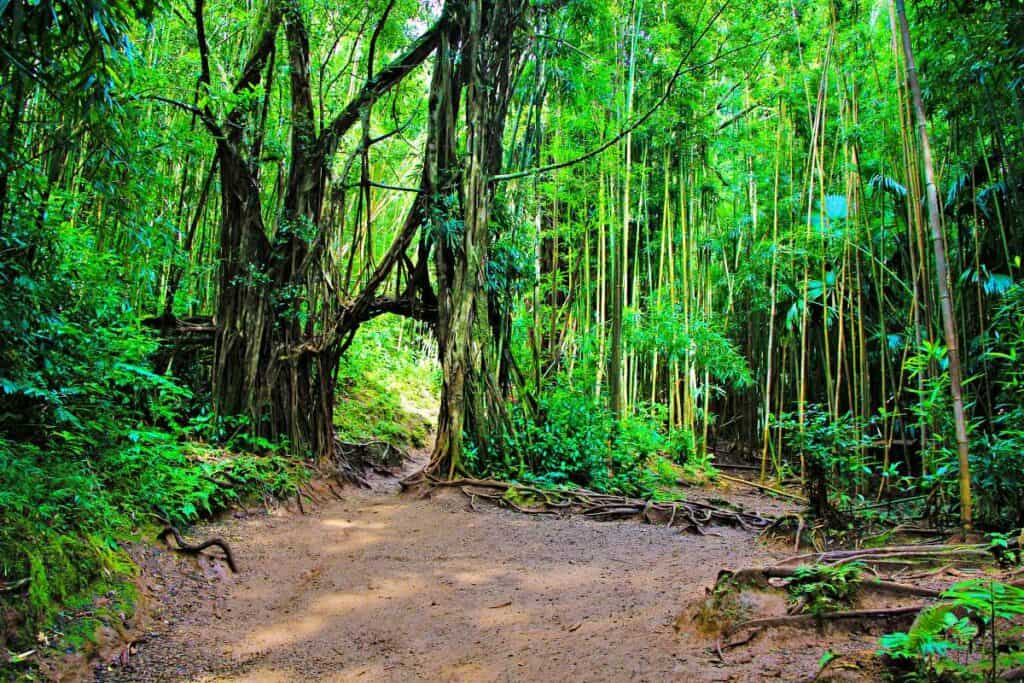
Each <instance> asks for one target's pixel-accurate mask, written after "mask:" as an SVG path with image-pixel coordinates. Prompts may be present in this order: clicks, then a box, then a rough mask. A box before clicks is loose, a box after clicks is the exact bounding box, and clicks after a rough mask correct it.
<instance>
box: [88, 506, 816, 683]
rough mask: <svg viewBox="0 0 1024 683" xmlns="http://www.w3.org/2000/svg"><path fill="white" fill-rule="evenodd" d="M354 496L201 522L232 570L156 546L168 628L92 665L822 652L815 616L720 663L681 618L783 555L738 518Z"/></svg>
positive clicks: (212, 666)
mask: <svg viewBox="0 0 1024 683" xmlns="http://www.w3.org/2000/svg"><path fill="white" fill-rule="evenodd" d="M344 496H345V500H344V501H336V500H334V501H332V502H330V503H326V504H324V505H323V506H322V507H320V508H318V509H316V510H312V511H310V510H308V509H307V514H306V515H299V514H294V513H289V514H282V515H261V516H255V517H250V518H247V519H241V520H239V519H232V520H228V521H226V522H222V523H220V524H217V525H212V526H211V527H209V528H206V529H203V530H201V531H198V532H197V534H196V537H198V536H199V535H219V536H223V537H225V538H226V539H228V540H229V541H230V542H231V543H232V545H233V546H234V549H235V553H236V555H237V559H238V562H239V565H240V569H241V572H240V573H239V574H238V575H234V576H232V575H230V574H225V572H223V570H222V568H219V567H213V568H211V566H210V565H209V564H207V565H204V566H203V567H205V570H204V568H203V567H198V566H197V565H196V564H195V563H194V562H195V561H194V560H182V559H178V558H177V557H173V559H172V555H171V554H169V553H166V552H160V551H158V550H153V549H151V550H150V551H148V553H149V554H148V555H147V556H146V557H147V558H148V559H144V564H146V563H147V562H148V563H149V565H150V566H149V567H147V571H148V572H151V573H152V575H153V576H154V579H153V581H152V583H153V588H152V592H153V598H155V601H156V602H157V603H159V604H162V605H163V607H162V608H161V610H162V611H158V614H157V623H160V624H163V628H162V631H163V632H162V633H160V634H159V635H154V636H153V637H151V638H149V639H148V641H147V642H146V643H144V644H143V645H142V646H141V647H140V649H139V652H138V653H137V654H135V655H133V656H132V657H131V659H130V661H129V662H128V663H127V665H125V666H122V667H118V668H113V667H107V668H105V669H103V670H100V671H99V672H98V674H97V675H98V678H100V679H102V680H115V681H136V680H137V681H314V680H323V681H412V680H429V681H560V680H561V681H627V680H638V681H668V680H701V681H704V680H707V681H726V680H752V681H753V680H764V679H765V678H769V677H779V678H781V679H783V680H799V679H806V678H808V677H809V676H811V675H813V673H814V672H815V670H816V668H817V661H818V658H819V657H820V655H821V654H822V650H823V645H822V644H821V641H820V638H819V637H816V636H814V634H810V637H807V636H802V635H801V634H799V633H795V632H790V633H789V634H787V635H784V636H778V635H773V634H766V635H764V636H762V637H760V638H759V641H760V645H759V646H758V650H759V651H758V652H757V653H756V656H754V654H753V653H747V654H746V655H744V653H742V652H734V653H730V657H729V664H728V665H725V664H723V663H722V662H720V661H718V659H717V657H716V656H715V654H714V652H713V648H711V649H710V650H709V648H708V645H709V643H708V642H707V641H704V640H699V639H698V638H697V636H696V635H694V634H688V633H685V632H684V633H677V632H676V630H675V629H674V628H673V622H674V620H675V618H676V617H677V616H678V615H679V613H680V612H681V610H683V608H684V606H685V605H686V603H689V602H691V601H693V600H694V599H696V598H698V597H700V596H703V595H704V591H705V587H707V586H709V585H711V583H713V581H714V578H715V576H716V574H717V572H718V571H719V569H721V568H723V567H742V566H749V565H751V564H756V563H758V562H761V561H768V560H770V559H771V558H772V557H773V556H774V555H773V554H772V553H770V552H768V551H767V550H765V549H764V548H762V547H761V546H760V545H759V544H758V543H757V542H756V539H755V538H754V536H753V535H752V534H750V533H747V532H744V531H740V530H734V529H727V528H716V529H715V530H714V531H715V533H716V534H720V535H708V536H703V537H700V536H694V535H689V534H682V533H680V532H679V531H678V530H674V529H672V530H670V529H665V528H661V527H655V526H651V525H642V524H638V523H636V522H629V521H627V522H608V523H599V522H591V521H588V520H585V519H583V518H580V517H578V516H575V517H573V516H570V517H565V518H550V517H543V516H527V515H521V514H517V513H514V512H509V511H506V510H502V509H498V508H495V507H492V506H488V505H482V504H479V503H478V504H477V506H476V507H477V510H476V511H474V510H472V509H470V507H469V504H468V501H467V500H466V498H465V497H463V496H462V495H461V494H460V493H458V492H455V491H443V492H437V493H436V494H435V495H434V496H433V497H431V498H430V499H425V500H424V499H416V498H414V497H412V496H399V495H396V494H395V493H393V492H381V491H357V490H352V489H349V490H346V491H345V492H344ZM731 497H733V498H735V497H736V496H731ZM743 498H744V501H743V502H744V503H745V504H747V505H748V506H749V507H750V508H751V509H754V508H755V507H757V506H760V507H761V508H762V510H766V511H770V510H769V509H768V508H770V507H771V503H770V502H769V501H765V499H760V498H755V497H750V496H743ZM171 563H173V564H175V565H176V566H175V567H171V566H170V564H171ZM190 563H191V564H190ZM182 566H186V567H188V568H189V569H188V571H186V572H184V573H182V571H181V567H182ZM776 638H778V639H777V640H775V639H776Z"/></svg>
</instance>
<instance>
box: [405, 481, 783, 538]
mask: <svg viewBox="0 0 1024 683" xmlns="http://www.w3.org/2000/svg"><path fill="white" fill-rule="evenodd" d="M402 483H403V486H406V487H409V486H414V485H428V486H452V487H456V488H458V489H459V490H460V491H462V493H464V494H465V495H466V496H467V497H469V498H470V501H471V502H474V501H475V500H476V499H482V500H490V501H492V502H494V503H496V504H498V505H502V506H504V507H508V508H510V509H512V510H515V511H517V512H522V513H525V514H532V515H552V514H558V513H559V512H561V511H569V512H576V513H579V514H582V515H584V516H585V517H589V518H590V519H595V520H599V521H610V520H616V519H642V520H644V521H645V522H647V523H649V524H662V525H664V526H666V527H685V528H686V529H687V530H689V531H693V532H694V533H698V534H702V535H703V534H704V533H706V530H705V527H707V526H709V525H715V524H718V525H729V526H738V527H740V528H742V529H746V530H748V531H750V530H757V529H764V528H766V527H768V526H769V525H770V524H771V523H772V520H771V519H770V518H766V517H763V516H761V515H758V514H754V513H750V512H743V511H736V510H728V509H725V508H720V507H716V506H714V505H709V504H707V503H700V502H696V501H670V502H655V501H650V500H641V499H639V498H630V497H628V496H614V495H610V494H606V493H598V492H596V491H589V490H587V489H571V490H567V491H551V490H546V489H541V488H537V487H534V486H524V485H521V484H512V483H509V482H504V481H495V480H493V479H468V478H462V479H452V480H443V479H436V478H434V477H431V476H430V475H427V474H425V473H422V472H420V473H417V474H416V475H413V477H410V478H409V479H407V480H405V481H403V482H402Z"/></svg>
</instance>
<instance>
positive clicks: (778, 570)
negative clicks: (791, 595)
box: [718, 565, 942, 598]
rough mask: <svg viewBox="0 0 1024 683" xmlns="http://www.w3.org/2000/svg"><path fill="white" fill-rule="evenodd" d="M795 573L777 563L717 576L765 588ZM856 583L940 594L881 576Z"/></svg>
mask: <svg viewBox="0 0 1024 683" xmlns="http://www.w3.org/2000/svg"><path fill="white" fill-rule="evenodd" d="M796 573H797V570H796V568H794V567H784V566H778V565H777V566H774V567H757V568H751V569H742V570H740V571H738V572H735V573H732V572H721V573H719V576H718V578H719V581H721V580H722V578H723V576H725V577H728V578H731V579H732V580H733V581H734V582H735V583H737V584H740V585H749V586H758V587H762V588H765V587H768V585H769V583H768V579H791V578H793V577H794V576H796ZM858 585H859V586H860V587H861V588H869V589H872V590H876V591H880V592H883V593H889V594H891V595H913V596H917V597H922V598H937V597H939V596H940V595H941V594H942V591H938V590H935V589H934V588H926V587H924V586H915V585H913V584H909V583H899V582H896V581H890V580H886V579H881V578H865V579H860V581H859V582H858Z"/></svg>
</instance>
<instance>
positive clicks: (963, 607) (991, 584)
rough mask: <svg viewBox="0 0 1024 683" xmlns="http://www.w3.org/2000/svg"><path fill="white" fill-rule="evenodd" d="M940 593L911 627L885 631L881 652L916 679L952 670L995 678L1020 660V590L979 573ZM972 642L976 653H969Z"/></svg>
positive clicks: (1023, 601) (1023, 604) (965, 676)
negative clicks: (983, 576) (939, 596)
mask: <svg viewBox="0 0 1024 683" xmlns="http://www.w3.org/2000/svg"><path fill="white" fill-rule="evenodd" d="M942 597H943V601H942V602H941V603H939V604H938V605H935V606H934V607H930V608H928V609H926V610H924V611H923V612H921V614H920V615H919V616H918V617H917V619H916V620H915V621H914V624H913V626H911V628H910V630H909V631H907V632H898V633H890V634H887V635H885V636H883V637H882V638H881V640H880V641H879V642H880V644H881V646H882V649H881V650H879V654H882V655H885V656H887V657H889V658H891V659H892V660H893V661H894V663H895V664H896V665H898V666H899V667H901V668H903V669H905V670H909V671H910V672H911V673H912V674H913V675H914V676H915V677H917V678H919V679H920V680H938V679H939V678H941V677H942V676H945V675H950V674H952V675H955V676H956V677H957V680H990V681H995V680H998V677H999V673H1000V672H1001V671H1004V670H1008V669H1011V668H1016V667H1019V666H1021V665H1022V664H1024V647H1022V643H1024V639H1022V637H1021V636H1022V635H1024V628H1022V627H1021V626H1020V625H1019V623H1017V622H1015V621H1014V620H1018V621H1019V618H1020V617H1021V616H1022V615H1024V589H1022V588H1019V587H1016V586H1011V585H1008V584H1005V583H1001V582H999V581H994V580H991V579H986V578H977V579H969V580H967V581H961V582H960V583H957V584H954V585H953V586H951V587H950V588H949V589H948V590H946V591H945V592H944V593H943V594H942ZM975 645H977V646H978V650H977V653H978V656H977V657H971V656H970V655H971V654H972V651H973V648H974V646H975ZM957 653H959V654H960V655H961V656H960V658H959V659H958V660H957V659H953V655H954V654H957Z"/></svg>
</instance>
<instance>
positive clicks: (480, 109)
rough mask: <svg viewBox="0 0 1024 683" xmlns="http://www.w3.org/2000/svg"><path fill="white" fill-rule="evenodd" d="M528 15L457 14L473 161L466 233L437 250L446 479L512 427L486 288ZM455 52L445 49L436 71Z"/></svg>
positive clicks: (507, 6)
mask: <svg viewBox="0 0 1024 683" xmlns="http://www.w3.org/2000/svg"><path fill="white" fill-rule="evenodd" d="M524 8H525V4H524V2H523V1H522V0H495V1H494V2H485V1H484V0H466V2H464V3H460V4H459V5H458V10H457V11H456V12H455V15H456V16H457V23H458V24H459V25H460V26H462V27H464V30H463V37H464V40H463V44H462V63H463V65H464V68H463V69H461V75H462V76H463V79H464V82H465V83H466V96H465V102H466V121H467V134H466V150H467V159H466V167H465V169H464V170H463V171H462V173H461V183H460V189H461V195H462V196H461V200H462V206H461V211H460V212H459V215H460V216H461V218H462V229H461V231H456V232H455V233H453V234H439V235H438V241H437V244H436V246H435V251H434V253H435V272H436V275H437V286H438V326H437V336H438V350H439V354H440V359H441V369H442V372H443V377H444V380H443V384H442V388H441V410H440V415H439V418H438V429H437V442H436V444H435V447H434V454H433V457H432V458H431V463H430V466H429V470H430V471H431V472H433V473H435V474H439V475H442V476H447V477H452V476H454V475H455V473H456V472H457V471H458V470H459V469H460V467H461V461H462V457H463V454H464V451H465V448H466V445H467V444H466V439H467V438H468V440H469V443H470V444H471V445H472V447H473V448H475V449H476V452H477V454H478V457H479V458H480V459H481V460H482V461H484V462H486V460H487V458H488V455H489V450H490V448H491V447H492V442H493V438H494V437H495V436H497V435H498V434H499V433H500V430H501V429H502V428H503V427H504V423H505V419H506V413H505V409H504V396H503V391H502V387H501V380H500V375H501V374H502V373H501V349H502V346H501V340H502V339H503V336H504V333H505V330H506V329H507V328H506V326H505V325H504V324H503V318H504V315H505V314H504V313H503V312H501V311H499V307H498V306H497V305H496V304H495V301H493V300H492V296H491V292H489V291H488V284H487V258H488V249H489V247H490V243H491V234H490V213H491V205H492V202H493V200H494V189H493V185H492V184H491V182H490V178H491V176H493V175H494V174H496V173H498V172H499V171H500V170H501V161H502V158H503V148H502V141H503V134H504V128H505V116H506V112H507V109H508V102H509V99H510V87H511V86H510V81H511V79H510V71H511V63H512V61H513V45H514V43H513V39H514V37H515V33H516V28H517V27H518V23H519V22H520V21H521V20H522V15H523V10H524ZM448 49H449V48H448V47H446V46H445V42H444V41H442V48H441V49H440V50H439V53H438V68H440V67H441V65H442V64H443V61H442V60H443V59H444V58H445V56H446V55H447V53H448ZM436 85H437V83H435V86H436ZM449 142H451V141H449ZM444 169H445V166H441V167H440V176H441V178H442V179H443V180H442V182H443V181H444V180H446V179H448V178H450V177H452V176H453V175H454V174H455V173H456V172H457V171H456V170H455V169H450V170H449V172H447V173H446V172H445V170H444ZM441 194H442V196H443V195H444V193H441ZM449 223H450V221H449Z"/></svg>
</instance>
